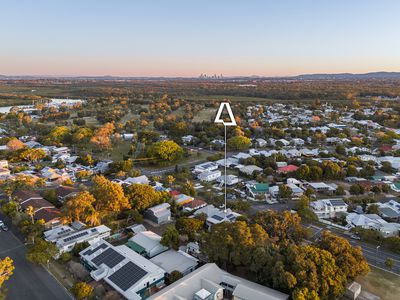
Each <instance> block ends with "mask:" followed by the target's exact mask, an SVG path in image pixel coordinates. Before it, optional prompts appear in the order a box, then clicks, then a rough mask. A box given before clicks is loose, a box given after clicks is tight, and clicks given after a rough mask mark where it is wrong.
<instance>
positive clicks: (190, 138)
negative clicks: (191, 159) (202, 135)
mask: <svg viewBox="0 0 400 300" xmlns="http://www.w3.org/2000/svg"><path fill="white" fill-rule="evenodd" d="M193 139H194V136H193V135H185V136H183V137H182V142H183V143H184V144H185V145H187V144H190V143H191V142H192V141H193Z"/></svg>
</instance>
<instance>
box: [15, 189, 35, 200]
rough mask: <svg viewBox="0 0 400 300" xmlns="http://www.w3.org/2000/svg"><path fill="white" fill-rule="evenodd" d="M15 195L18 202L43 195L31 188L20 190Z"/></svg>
mask: <svg viewBox="0 0 400 300" xmlns="http://www.w3.org/2000/svg"><path fill="white" fill-rule="evenodd" d="M13 197H15V198H16V199H17V201H18V202H24V201H25V200H28V199H30V198H35V199H40V198H42V196H40V195H39V194H38V193H36V192H35V191H30V190H22V191H18V192H16V193H14V194H13Z"/></svg>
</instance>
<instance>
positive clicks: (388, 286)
mask: <svg viewBox="0 0 400 300" xmlns="http://www.w3.org/2000/svg"><path fill="white" fill-rule="evenodd" d="M356 281H357V282H358V283H360V284H361V285H362V287H363V290H366V291H368V292H370V293H373V294H375V295H377V296H379V297H381V299H382V300H392V299H395V298H396V296H395V295H400V276H397V275H394V274H392V273H389V272H385V271H382V270H380V269H376V268H373V267H371V272H369V274H368V275H367V276H364V277H359V278H357V280H356Z"/></svg>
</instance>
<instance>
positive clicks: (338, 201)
mask: <svg viewBox="0 0 400 300" xmlns="http://www.w3.org/2000/svg"><path fill="white" fill-rule="evenodd" d="M331 203H332V205H333V206H343V205H345V203H344V201H343V200H341V199H335V200H331Z"/></svg>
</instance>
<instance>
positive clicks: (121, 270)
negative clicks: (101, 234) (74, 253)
mask: <svg viewBox="0 0 400 300" xmlns="http://www.w3.org/2000/svg"><path fill="white" fill-rule="evenodd" d="M79 255H80V257H81V262H82V263H83V264H84V265H85V267H86V268H87V269H89V270H90V271H91V272H90V276H91V277H92V278H93V279H94V280H95V281H100V280H104V281H105V282H106V283H107V284H108V285H110V286H111V287H112V288H114V289H115V290H116V291H117V292H118V293H120V294H121V295H122V296H123V297H124V298H126V299H129V300H140V299H144V298H146V297H147V296H148V294H149V293H150V291H151V290H152V289H154V288H161V287H162V286H163V285H164V275H165V270H163V269H162V268H160V267H159V266H157V265H155V264H154V263H152V262H151V261H150V260H148V259H146V258H144V257H143V256H141V255H139V254H137V253H136V252H135V251H133V250H131V249H130V248H128V247H127V246H125V245H121V246H113V245H111V244H109V243H107V242H106V241H104V240H101V241H99V242H97V243H95V244H93V245H91V246H90V247H88V248H86V249H85V250H83V251H81V252H80V253H79Z"/></svg>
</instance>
